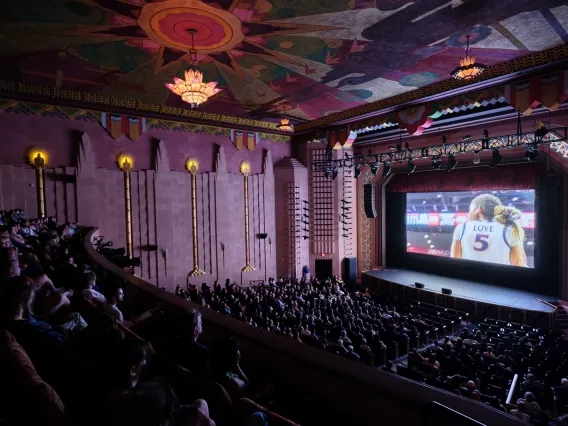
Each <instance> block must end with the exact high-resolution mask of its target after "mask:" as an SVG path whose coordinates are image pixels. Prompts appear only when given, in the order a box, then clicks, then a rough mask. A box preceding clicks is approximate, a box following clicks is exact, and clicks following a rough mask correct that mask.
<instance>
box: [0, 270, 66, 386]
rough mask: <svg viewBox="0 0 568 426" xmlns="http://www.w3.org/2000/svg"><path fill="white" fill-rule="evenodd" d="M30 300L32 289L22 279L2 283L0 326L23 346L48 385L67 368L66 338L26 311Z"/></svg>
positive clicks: (25, 280)
mask: <svg viewBox="0 0 568 426" xmlns="http://www.w3.org/2000/svg"><path fill="white" fill-rule="evenodd" d="M33 296H34V287H33V286H32V285H30V284H29V282H28V281H27V279H26V278H25V277H14V278H11V279H10V280H8V281H7V282H5V283H4V284H3V285H2V289H1V294H0V312H2V325H3V326H4V327H5V329H6V330H8V331H9V332H10V333H12V334H13V335H14V337H15V338H16V340H17V341H18V343H19V344H20V345H22V347H23V348H24V350H25V351H26V352H27V354H28V355H29V357H30V359H31V361H32V362H33V364H34V366H35V367H36V369H37V371H38V373H39V375H40V376H41V377H42V378H43V379H44V380H46V381H49V380H50V378H53V377H54V375H55V376H56V375H57V374H58V373H59V372H61V371H63V370H64V369H65V367H66V365H67V351H66V344H65V336H64V335H63V334H62V333H60V332H58V331H56V330H55V329H53V328H52V327H51V325H49V324H48V323H46V322H44V321H40V320H37V319H36V318H35V317H34V316H33V314H32V313H31V312H30V311H29V306H30V303H31V301H32V299H33ZM55 379H57V378H55Z"/></svg>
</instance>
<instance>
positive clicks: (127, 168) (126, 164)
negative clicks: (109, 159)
mask: <svg viewBox="0 0 568 426" xmlns="http://www.w3.org/2000/svg"><path fill="white" fill-rule="evenodd" d="M117 163H118V167H119V168H120V170H122V171H123V172H124V206H125V209H126V224H125V225H126V256H127V257H128V258H129V259H132V252H133V249H132V199H131V197H130V172H131V171H132V168H133V167H134V158H132V156H131V155H130V154H126V153H121V154H119V155H118V158H117Z"/></svg>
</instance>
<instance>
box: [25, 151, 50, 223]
mask: <svg viewBox="0 0 568 426" xmlns="http://www.w3.org/2000/svg"><path fill="white" fill-rule="evenodd" d="M28 158H29V161H30V164H31V165H32V166H33V167H34V169H35V171H36V188H37V189H36V194H37V211H38V216H39V217H40V218H44V217H45V212H46V205H45V174H44V170H45V166H46V165H47V163H48V161H49V155H48V154H47V152H46V151H44V150H42V149H40V148H32V149H30V152H29V153H28Z"/></svg>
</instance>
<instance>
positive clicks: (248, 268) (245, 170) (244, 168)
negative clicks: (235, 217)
mask: <svg viewBox="0 0 568 426" xmlns="http://www.w3.org/2000/svg"><path fill="white" fill-rule="evenodd" d="M240 170H241V173H242V174H243V177H244V180H245V256H246V264H245V267H244V268H243V269H242V272H252V271H254V270H255V268H254V266H252V265H251V263H250V241H249V236H250V232H249V205H248V175H249V173H250V163H249V162H248V161H246V160H243V161H242V162H241V166H240Z"/></svg>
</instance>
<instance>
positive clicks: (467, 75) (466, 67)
mask: <svg viewBox="0 0 568 426" xmlns="http://www.w3.org/2000/svg"><path fill="white" fill-rule="evenodd" d="M466 38H467V45H466V48H465V57H464V58H463V59H460V66H459V67H457V68H456V69H455V70H453V71H452V77H453V78H455V79H456V80H472V79H474V78H476V77H479V76H480V75H481V74H483V72H484V71H485V69H486V68H487V67H486V66H485V65H483V64H480V63H479V62H475V56H473V55H472V54H471V51H470V49H469V35H467V36H466Z"/></svg>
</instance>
